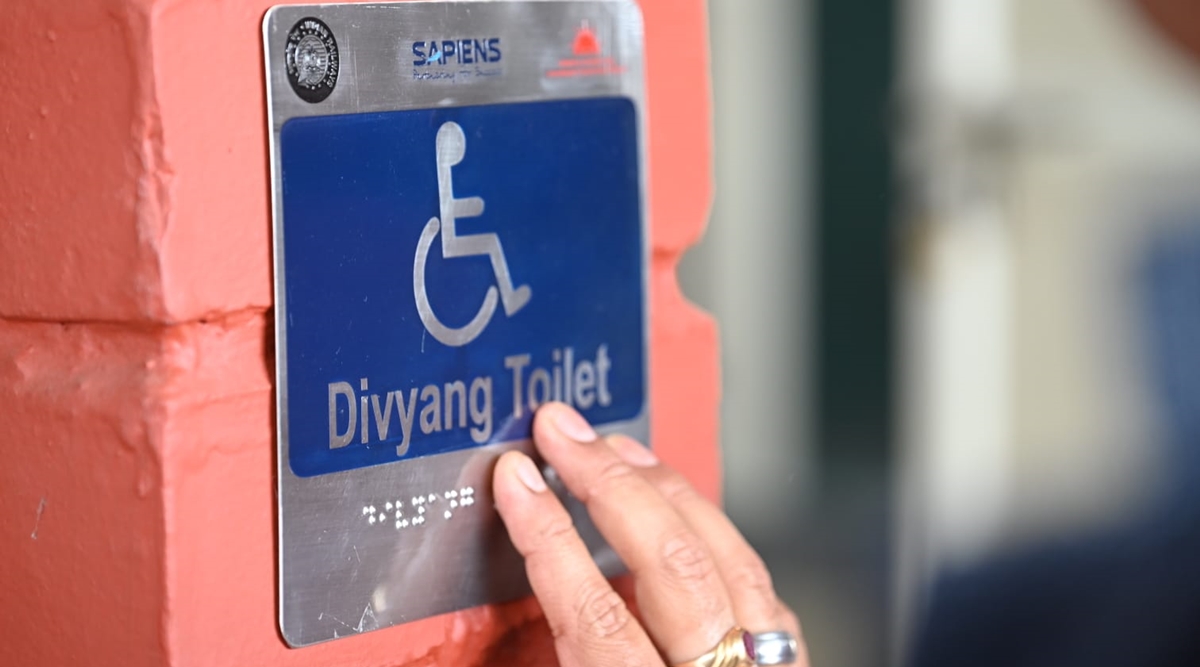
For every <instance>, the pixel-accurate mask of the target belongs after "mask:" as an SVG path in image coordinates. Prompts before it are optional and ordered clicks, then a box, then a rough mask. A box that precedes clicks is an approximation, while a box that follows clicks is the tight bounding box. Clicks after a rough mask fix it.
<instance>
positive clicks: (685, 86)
mask: <svg viewBox="0 0 1200 667" xmlns="http://www.w3.org/2000/svg"><path fill="white" fill-rule="evenodd" d="M270 4H271V3H270V2H269V1H268V0H76V1H74V2H69V3H66V2H44V1H43V0H9V1H8V2H7V3H5V8H6V10H7V11H6V18H7V20H6V25H5V28H4V37H3V39H0V54H2V56H3V59H4V62H5V66H4V67H2V68H0V90H2V91H4V94H3V98H2V99H3V103H2V104H0V451H2V452H3V459H2V463H0V665H38V666H42V667H45V666H48V665H72V666H75V665H110V664H111V665H122V666H124V667H141V666H163V665H173V666H183V665H189V666H190V665H221V666H225V665H229V666H244V665H246V666H248V665H270V666H274V665H280V666H282V665H295V666H309V665H311V666H314V667H315V666H318V665H320V666H321V667H350V666H355V667H384V666H396V665H414V666H415V665H455V666H462V665H482V664H532V665H549V664H553V662H554V661H553V657H552V652H551V646H550V643H549V641H548V640H549V638H548V635H547V631H546V628H545V626H544V624H543V623H542V622H541V621H540V613H539V611H538V608H537V605H536V603H534V602H532V601H530V600H526V601H522V602H517V603H513V604H510V605H505V606H499V607H485V608H479V609H474V610H470V611H466V612H461V613H457V614H449V615H445V616H441V617H438V618H434V619H429V620H426V621H421V622H417V623H414V624H410V625H407V626H402V627H397V628H391V629H387V630H382V631H378V632H373V633H369V634H366V635H363V636H360V637H353V638H350V639H345V640H341V641H336V642H332V643H328V644H324V645H320V646H316V647H312V648H307V649H301V650H292V649H288V648H287V647H286V646H285V645H284V643H283V641H282V639H280V637H279V633H278V631H277V629H276V616H277V605H276V579H277V574H276V566H275V561H276V555H275V551H274V544H275V537H274V532H275V526H274V513H275V506H274V498H273V488H274V459H273V452H274V448H275V443H274V423H273V401H274V394H273V391H274V390H273V375H272V368H271V366H272V355H273V352H272V333H271V325H270V321H271V311H270V308H271V273H270V258H271V253H270V229H271V220H270V208H269V192H270V188H269V183H268V180H269V175H268V164H267V146H266V120H265V99H264V85H263V80H262V69H263V67H262V46H261V29H260V25H261V20H262V16H263V13H264V12H265V11H266V9H267V8H268V7H269V6H270ZM643 11H644V14H645V20H646V33H647V35H646V39H647V68H648V71H647V80H648V87H649V91H648V108H649V113H650V130H649V141H650V152H651V156H650V169H651V171H650V188H651V191H650V198H649V201H650V207H651V221H652V234H651V236H652V244H653V274H652V280H651V285H652V287H651V289H652V295H651V304H652V305H651V309H652V311H651V312H652V323H651V326H652V341H651V353H652V364H653V366H652V371H651V383H652V401H653V406H652V411H653V414H654V417H655V420H654V425H653V428H654V433H653V438H654V443H655V447H656V448H657V449H658V451H659V452H660V454H661V456H662V457H663V458H664V459H665V460H667V461H668V462H670V463H672V464H674V465H676V466H677V467H679V468H681V469H683V470H684V471H685V472H686V473H687V474H688V475H689V476H691V478H692V479H693V480H695V482H696V483H697V484H698V485H699V486H700V487H701V488H702V489H704V491H705V492H706V493H708V494H709V495H710V496H716V495H717V493H718V482H719V473H718V470H719V469H718V461H717V450H716V432H717V425H716V414H717V400H718V377H717V339H716V332H715V328H714V327H713V324H712V322H711V321H710V320H709V319H708V318H707V317H706V316H704V315H703V314H701V313H699V312H698V311H696V310H695V309H694V308H692V307H691V306H690V305H688V304H687V303H686V302H685V301H684V299H683V297H682V295H681V294H680V292H679V288H678V285H677V282H676V277H675V268H676V264H677V262H678V260H679V258H680V256H681V255H682V253H683V252H684V251H686V249H687V248H688V246H690V245H691V244H693V243H695V242H696V240H697V239H698V237H699V236H700V234H701V233H702V230H703V226H704V223H705V219H706V217H707V213H708V208H709V201H710V198H711V194H712V193H711V182H710V169H711V167H710V158H709V151H710V137H709V132H710V129H709V88H708V77H707V66H708V60H707V33H706V24H705V15H704V2H703V0H643Z"/></svg>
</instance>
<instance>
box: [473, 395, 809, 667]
mask: <svg viewBox="0 0 1200 667" xmlns="http://www.w3.org/2000/svg"><path fill="white" fill-rule="evenodd" d="M533 439H534V443H535V444H536V446H537V449H538V452H540V453H541V455H542V456H543V457H545V459H546V462H547V463H549V464H550V465H551V466H553V467H554V469H555V470H556V471H557V472H558V474H559V476H560V477H561V478H562V479H563V481H564V482H565V483H566V486H567V488H568V489H569V490H570V491H571V493H572V494H573V495H574V496H575V497H577V498H579V499H580V500H581V501H582V502H583V503H584V504H585V505H586V506H587V510H588V513H589V514H590V515H591V517H592V520H593V521H594V522H595V524H596V526H597V528H599V530H600V532H601V533H603V535H604V537H605V539H607V540H608V543H609V544H610V545H612V547H613V549H614V550H615V551H616V552H617V554H618V555H620V557H621V559H622V560H623V561H624V562H625V564H626V565H627V566H628V567H629V569H630V571H631V572H632V574H633V577H634V581H635V590H636V595H637V607H638V610H639V613H640V616H641V620H640V622H639V620H638V619H637V618H635V617H634V616H633V614H632V613H631V612H630V610H629V608H628V607H627V606H626V605H625V602H624V600H622V599H621V598H620V596H618V595H617V593H616V592H615V591H614V590H613V588H612V586H611V585H610V584H609V582H608V581H607V580H605V578H604V577H603V576H602V575H601V574H600V571H599V570H598V569H597V568H596V566H595V564H594V563H593V562H592V559H591V557H590V556H589V555H588V551H587V548H586V547H585V546H584V544H583V541H582V540H581V539H580V538H579V535H578V533H576V532H575V528H574V527H573V526H572V525H571V519H570V517H569V516H568V514H567V511H566V510H565V509H564V508H563V506H562V504H561V503H560V502H559V500H558V498H557V497H556V496H555V495H554V494H553V493H552V492H550V491H549V490H548V489H547V486H546V483H545V481H544V480H543V478H542V475H541V473H540V472H539V471H538V468H537V466H536V465H535V464H534V463H533V461H532V460H530V458H529V457H528V456H526V455H524V454H522V453H520V452H509V453H506V454H505V455H503V456H502V457H500V460H499V462H498V463H497V464H496V471H495V473H494V476H495V477H494V495H495V500H496V508H497V509H498V510H499V512H500V516H501V518H502V519H503V520H504V523H505V525H506V526H507V527H508V532H509V536H510V537H511V538H512V541H513V544H515V545H516V547H517V550H518V551H520V552H521V555H522V556H524V557H525V569H526V572H527V573H528V576H529V581H530V583H531V584H532V586H533V592H534V594H535V595H537V598H538V601H539V602H540V603H541V605H542V609H543V610H544V611H545V614H546V619H547V621H549V623H550V628H551V630H552V632H553V633H554V638H555V649H556V651H557V653H558V659H559V662H560V663H561V664H562V665H564V667H607V666H609V665H611V666H613V667H616V666H618V665H619V666H620V667H627V666H631V665H655V666H658V667H662V665H663V664H664V660H665V663H666V664H668V665H675V664H678V663H682V662H686V661H688V660H692V659H695V658H697V657H699V656H701V655H703V654H705V653H707V652H708V651H710V650H712V649H713V647H714V646H716V644H717V643H718V642H719V641H721V639H722V638H723V637H724V636H725V635H726V633H728V632H729V630H730V629H731V628H733V627H734V626H740V627H742V628H745V629H746V630H749V631H750V632H755V633H757V632H768V631H773V630H784V631H787V632H790V633H791V634H792V636H794V637H797V638H799V637H800V626H799V623H798V622H797V620H796V617H795V615H794V614H793V613H792V612H791V610H789V609H788V608H787V607H786V606H785V605H784V604H783V603H781V602H780V601H779V599H778V598H777V597H776V596H775V591H774V588H773V587H772V585H771V579H770V575H769V574H768V573H767V570H766V567H765V566H764V565H763V562H762V559H761V558H759V556H758V554H757V553H755V552H754V550H753V549H752V548H750V545H749V544H747V543H746V541H745V539H744V538H743V537H742V536H741V534H740V533H739V532H738V531H737V529H736V528H735V527H734V526H733V524H732V523H731V522H730V520H729V518H728V517H726V516H725V514H724V513H723V512H721V510H719V509H718V508H717V507H715V506H714V505H713V504H712V503H710V502H708V501H707V500H706V499H704V498H703V497H702V496H700V494H699V493H697V492H696V491H695V490H694V489H693V488H692V486H691V485H690V484H688V483H687V481H685V480H684V479H683V477H681V476H680V475H679V474H678V473H676V472H674V471H672V470H670V469H669V468H667V467H666V466H665V465H662V464H661V463H659V462H658V460H657V459H656V458H655V457H654V455H653V454H652V453H651V452H650V450H648V449H646V448H645V447H642V446H641V445H640V444H638V443H637V442H635V441H633V440H632V439H629V438H625V437H621V436H609V437H604V438H601V437H599V436H597V435H596V433H595V431H593V430H592V428H591V427H590V426H589V425H588V423H587V422H586V421H584V419H583V417H581V416H580V415H579V413H577V412H575V411H574V410H572V409H571V408H569V407H567V406H566V405H563V404H561V403H550V404H547V405H545V406H543V407H542V408H541V409H540V410H539V411H538V413H537V416H536V417H535V419H534V424H533ZM798 654H799V655H798V657H797V661H796V663H795V664H796V665H800V666H801V667H803V666H805V665H807V664H808V659H807V656H806V652H805V650H804V647H803V646H802V645H801V646H800V647H798Z"/></svg>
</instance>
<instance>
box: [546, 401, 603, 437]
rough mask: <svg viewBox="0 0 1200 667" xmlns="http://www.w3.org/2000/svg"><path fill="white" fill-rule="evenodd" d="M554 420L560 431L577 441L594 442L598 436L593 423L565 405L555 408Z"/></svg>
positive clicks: (555, 426)
mask: <svg viewBox="0 0 1200 667" xmlns="http://www.w3.org/2000/svg"><path fill="white" fill-rule="evenodd" d="M552 421H553V423H554V428H556V429H558V432H559V433H562V434H563V435H565V436H567V437H568V438H570V439H572V440H574V441H576V442H592V441H593V440H595V439H596V438H597V436H596V432H595V431H594V430H592V426H591V424H588V423H587V420H586V419H584V418H583V415H581V414H579V413H578V412H575V411H574V410H572V409H571V408H569V407H567V406H565V405H563V406H559V407H558V409H557V410H555V412H554V419H553V420H552Z"/></svg>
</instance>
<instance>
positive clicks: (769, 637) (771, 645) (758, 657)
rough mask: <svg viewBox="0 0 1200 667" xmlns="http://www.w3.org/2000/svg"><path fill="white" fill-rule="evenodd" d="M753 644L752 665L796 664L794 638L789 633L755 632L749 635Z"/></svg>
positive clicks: (780, 631) (778, 631)
mask: <svg viewBox="0 0 1200 667" xmlns="http://www.w3.org/2000/svg"><path fill="white" fill-rule="evenodd" d="M751 637H752V638H753V643H754V655H753V656H751V657H752V659H753V660H754V662H753V663H751V664H754V665H790V664H792V663H794V662H796V638H795V637H793V636H792V633H790V632H784V631H783V630H775V631H773V632H756V633H754V634H753V635H751Z"/></svg>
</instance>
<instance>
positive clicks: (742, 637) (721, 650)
mask: <svg viewBox="0 0 1200 667" xmlns="http://www.w3.org/2000/svg"><path fill="white" fill-rule="evenodd" d="M752 665H754V637H753V636H752V635H751V634H750V633H749V632H746V631H745V630H743V629H741V628H739V627H734V628H731V629H730V630H729V632H726V633H725V636H724V637H722V638H721V641H719V642H717V645H716V646H714V647H713V650H711V651H709V652H708V653H705V654H704V655H702V656H700V657H699V658H694V659H692V660H688V661H687V662H681V663H679V664H677V665H675V666H674V667H751V666H752Z"/></svg>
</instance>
